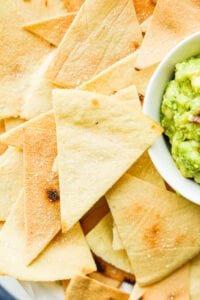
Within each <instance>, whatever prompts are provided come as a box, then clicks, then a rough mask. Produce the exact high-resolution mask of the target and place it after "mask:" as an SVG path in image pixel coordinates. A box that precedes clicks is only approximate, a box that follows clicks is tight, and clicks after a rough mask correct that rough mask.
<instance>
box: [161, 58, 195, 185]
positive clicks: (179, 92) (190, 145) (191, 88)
mask: <svg viewBox="0 0 200 300" xmlns="http://www.w3.org/2000/svg"><path fill="white" fill-rule="evenodd" d="M161 124H162V126H163V128H164V131H165V134H166V135H167V136H168V138H169V142H170V144H171V152H172V156H173V159H174V161H175V162H176V165H177V166H178V168H179V170H180V171H181V173H182V174H183V176H185V177H187V178H193V179H194V180H195V181H196V182H198V183H200V56H197V57H192V58H190V59H188V60H185V61H183V62H181V63H178V64H177V65H176V66H175V76H174V79H173V80H171V81H170V82H169V83H168V85H167V87H166V90H165V93H164V96H163V102H162V106H161Z"/></svg>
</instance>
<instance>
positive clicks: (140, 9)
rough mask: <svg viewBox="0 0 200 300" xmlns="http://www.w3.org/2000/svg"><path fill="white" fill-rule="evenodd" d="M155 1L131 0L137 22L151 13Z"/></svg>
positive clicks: (142, 20) (143, 19)
mask: <svg viewBox="0 0 200 300" xmlns="http://www.w3.org/2000/svg"><path fill="white" fill-rule="evenodd" d="M156 2H157V0H142V1H141V0H133V3H134V6H135V11H136V14H137V18H138V21H139V23H142V22H144V21H145V20H146V19H147V18H148V17H150V16H151V15H152V13H153V11H154V8H155V5H156Z"/></svg>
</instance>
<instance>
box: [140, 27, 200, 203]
mask: <svg viewBox="0 0 200 300" xmlns="http://www.w3.org/2000/svg"><path fill="white" fill-rule="evenodd" d="M197 54H200V32H198V33H195V34H193V35H192V36H190V37H188V38H186V39H185V40H183V41H182V42H181V43H180V44H178V45H177V46H176V47H175V48H174V49H172V50H171V51H170V52H169V54H168V55H167V56H166V57H165V59H164V60H163V61H162V62H161V64H160V65H159V66H158V68H157V69H156V71H155V73H154V74H153V76H152V78H151V80H150V83H149V86H148V89H147V93H146V97H145V101H144V106H143V111H144V113H145V114H147V115H149V116H150V117H151V118H152V119H154V120H155V121H157V122H158V123H159V122H160V106H161V101H162V96H163V93H164V90H165V87H166V84H167V83H168V82H169V80H170V79H171V78H172V76H173V73H174V66H175V64H176V63H178V62H181V61H183V60H185V59H186V58H189V57H191V56H195V55H197ZM149 154H150V157H151V159H152V161H153V163H154V165H155V166H156V168H157V170H158V172H159V173H160V174H161V176H162V177H163V178H164V179H165V180H166V182H167V183H168V184H169V185H170V186H171V187H172V188H173V189H174V190H175V191H177V192H179V193H180V194H181V195H182V196H184V197H185V198H187V199H189V200H191V201H192V202H195V203H197V204H200V184H197V183H195V182H194V181H193V180H191V179H186V178H184V177H183V176H182V175H181V173H180V172H179V170H178V169H177V167H176V164H175V163H174V161H173V159H172V156H171V153H170V150H169V148H168V145H167V144H166V142H165V139H164V137H163V136H161V137H160V138H159V139H158V140H157V141H156V143H155V144H154V145H153V146H152V147H151V148H150V150H149Z"/></svg>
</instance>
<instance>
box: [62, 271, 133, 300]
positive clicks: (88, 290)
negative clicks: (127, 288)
mask: <svg viewBox="0 0 200 300" xmlns="http://www.w3.org/2000/svg"><path fill="white" fill-rule="evenodd" d="M65 299H66V300H108V299H110V300H111V299H113V300H128V299H129V294H127V293H125V292H123V291H120V290H118V289H115V288H112V287H110V286H108V285H105V284H103V283H100V282H99V281H97V280H94V279H91V278H89V277H86V276H83V275H76V276H75V277H74V278H73V279H72V280H71V281H70V284H69V286H68V288H67V293H66V298H65Z"/></svg>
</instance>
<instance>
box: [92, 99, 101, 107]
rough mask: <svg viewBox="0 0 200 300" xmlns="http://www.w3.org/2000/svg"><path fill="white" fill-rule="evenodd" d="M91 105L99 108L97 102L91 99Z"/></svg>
mask: <svg viewBox="0 0 200 300" xmlns="http://www.w3.org/2000/svg"><path fill="white" fill-rule="evenodd" d="M92 105H93V106H95V107H98V106H99V101H98V100H97V99H93V100H92Z"/></svg>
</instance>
